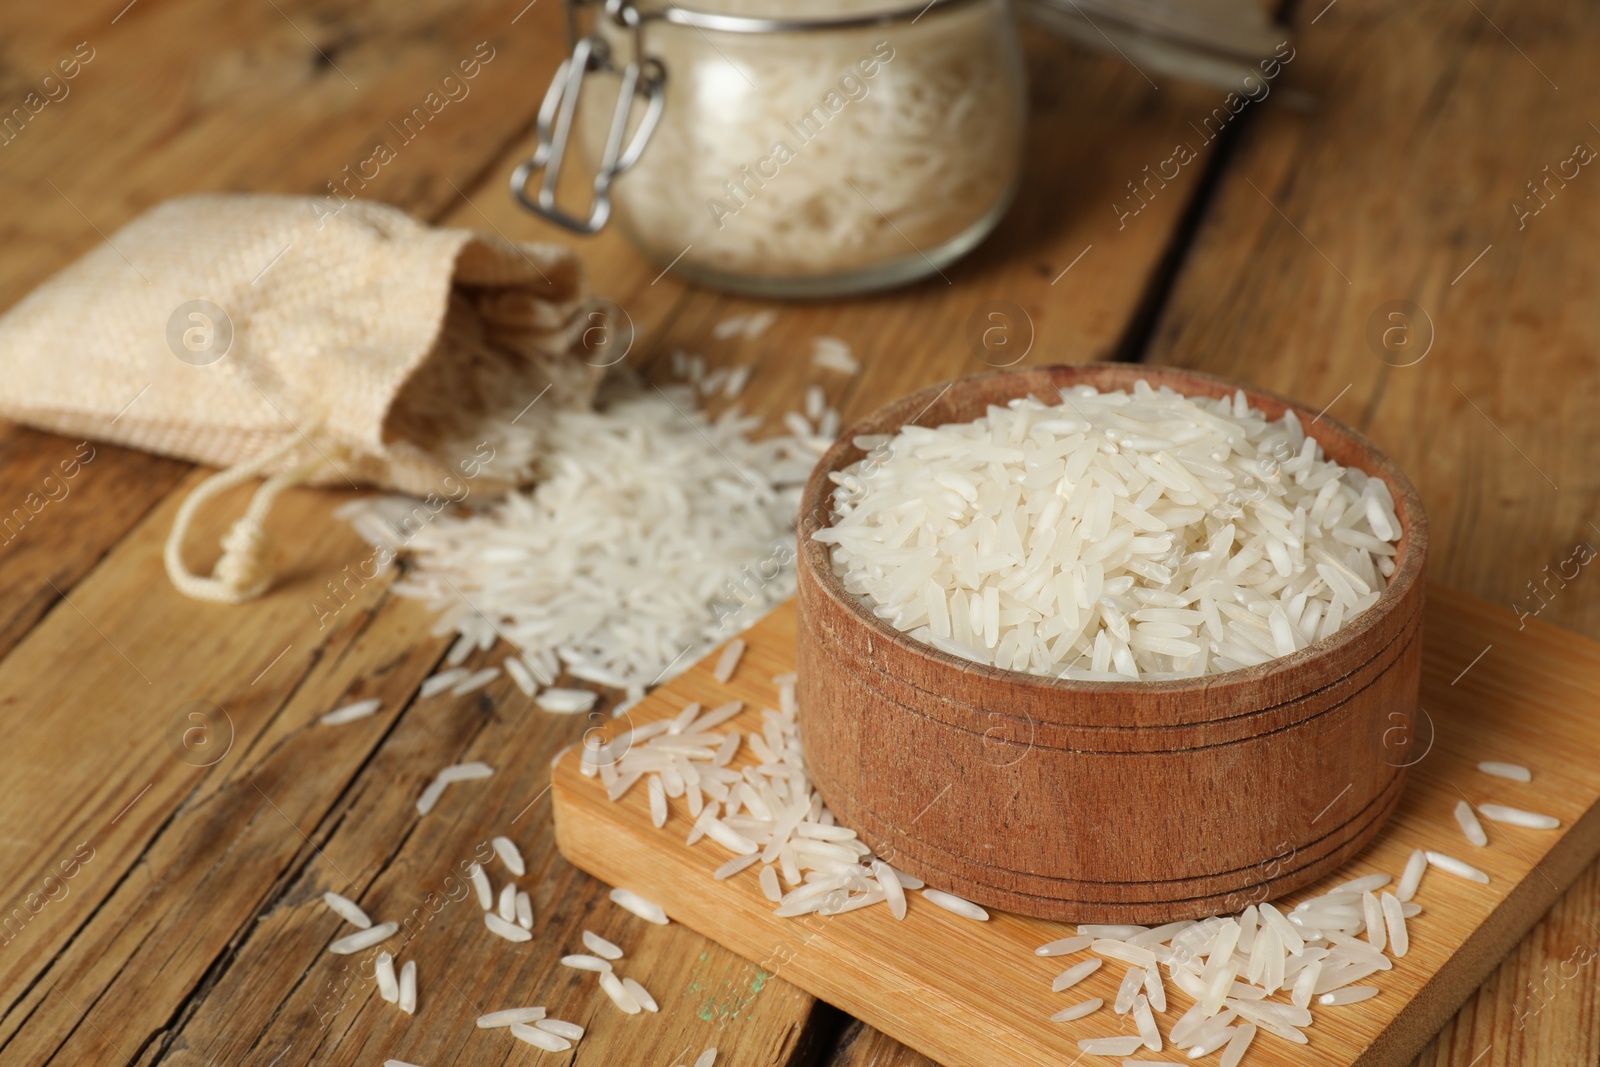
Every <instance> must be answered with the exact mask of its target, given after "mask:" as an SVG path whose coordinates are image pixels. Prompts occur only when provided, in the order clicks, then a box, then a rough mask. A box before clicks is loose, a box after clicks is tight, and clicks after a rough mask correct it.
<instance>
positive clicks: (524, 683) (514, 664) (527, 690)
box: [503, 656, 539, 697]
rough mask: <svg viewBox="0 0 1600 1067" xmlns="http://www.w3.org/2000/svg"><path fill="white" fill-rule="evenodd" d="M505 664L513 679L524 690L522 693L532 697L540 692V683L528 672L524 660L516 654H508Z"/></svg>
mask: <svg viewBox="0 0 1600 1067" xmlns="http://www.w3.org/2000/svg"><path fill="white" fill-rule="evenodd" d="M503 666H504V667H505V669H506V673H507V674H509V675H510V676H511V681H512V682H513V683H514V684H515V685H516V687H517V688H518V689H520V690H522V695H523V696H525V697H531V696H534V695H536V694H537V693H538V692H539V683H538V682H535V681H534V680H533V675H532V674H530V673H528V668H527V667H525V666H523V664H522V660H520V659H518V658H517V657H516V656H507V657H506V658H505V660H504V663H503Z"/></svg>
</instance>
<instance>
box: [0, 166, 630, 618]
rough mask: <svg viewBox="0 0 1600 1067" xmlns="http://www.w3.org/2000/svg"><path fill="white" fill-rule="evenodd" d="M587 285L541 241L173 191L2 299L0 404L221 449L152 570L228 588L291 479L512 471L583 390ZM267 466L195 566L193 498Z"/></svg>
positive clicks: (360, 209) (267, 572) (378, 211)
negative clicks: (241, 511)
mask: <svg viewBox="0 0 1600 1067" xmlns="http://www.w3.org/2000/svg"><path fill="white" fill-rule="evenodd" d="M586 297H587V294H586V290H585V286H584V280H583V277H582V272H581V269H580V267H579V264H578V263H577V261H576V259H575V258H574V257H573V256H572V255H571V253H569V252H568V251H566V250H565V249H562V248H558V247H555V246H550V245H534V244H524V245H514V244H511V243H509V242H507V241H504V240H501V239H499V238H493V237H487V236H484V235H479V234H475V233H472V232H470V231H467V230H449V229H434V228H431V227H428V226H425V225H423V224H421V223H418V222H417V221H415V220H413V219H411V218H410V217H408V216H407V215H405V214H404V213H402V212H400V211H398V210H396V209H395V208H392V207H388V206H386V205H382V204H376V203H364V202H359V201H358V202H352V203H348V204H346V205H345V206H344V208H343V209H342V210H341V211H339V212H338V213H337V214H330V213H329V212H328V210H327V209H326V206H325V205H323V204H322V203H321V202H320V201H310V200H304V199H300V198H295V197H277V196H245V195H216V196H195V197H187V198H184V199H180V200H173V201H169V202H167V203H164V204H161V205H159V206H157V207H155V208H153V209H151V210H150V211H148V212H146V213H145V214H144V215H142V216H140V217H139V218H137V219H135V220H134V221H133V222H131V223H129V224H128V225H127V226H125V227H123V228H122V229H121V230H119V231H117V232H116V233H115V234H113V235H112V236H111V237H110V238H109V239H108V240H107V241H105V242H103V243H101V244H100V245H98V246H97V247H96V248H95V249H94V250H93V251H91V252H89V253H88V254H87V255H85V256H84V257H83V258H81V259H79V260H78V261H77V262H76V263H73V264H72V265H71V266H69V267H67V268H66V269H65V270H63V271H61V272H60V273H59V274H57V275H55V276H54V277H53V278H51V279H50V280H48V281H47V282H45V283H44V284H43V285H41V286H40V287H39V288H38V289H36V290H34V291H33V292H32V293H30V294H29V295H28V296H27V297H26V298H24V299H23V300H22V301H21V302H20V303H18V304H17V305H16V306H15V307H14V308H12V309H11V310H10V311H9V312H7V313H6V314H5V315H4V316H3V317H0V415H4V416H6V417H9V418H12V419H15V420H17V421H20V422H25V423H29V424H31V425H34V426H38V427H41V428H43V429H47V430H54V431H56V432H59V433H64V434H70V435H73V436H83V437H91V438H98V439H100V440H105V441H112V442H116V443H119V444H125V445H131V446H133V447H136V448H142V449H147V450H149V451H152V452H160V453H164V454H167V455H171V456H178V457H181V458H184V459H189V460H194V461H196V462H199V463H205V464H210V465H212V466H217V467H226V468H230V469H229V470H226V471H224V472H222V473H221V474H219V475H217V476H215V477H213V478H212V479H211V480H209V481H208V482H207V483H205V484H204V485H203V486H201V487H200V488H199V489H197V490H196V492H195V493H194V494H193V495H192V496H191V497H190V499H189V500H187V501H186V502H185V504H184V507H183V509H182V510H180V513H179V517H178V521H177V522H176V523H175V524H174V529H173V531H172V534H173V535H172V537H171V538H170V539H169V543H168V546H167V549H168V551H167V567H168V571H169V573H171V574H172V576H173V581H174V582H175V583H176V584H177V585H178V587H179V588H180V589H182V590H183V591H184V592H186V593H188V594H190V595H191V596H196V597H202V598H205V599H213V600H225V601H239V600H245V599H249V598H250V597H253V596H255V595H258V594H259V593H261V592H262V591H264V590H265V589H266V588H267V586H268V585H269V584H270V582H271V571H272V563H273V550H272V546H271V542H270V541H269V540H268V539H267V537H266V534H265V532H264V530H263V529H262V522H261V521H262V519H264V518H265V515H266V512H267V510H268V509H269V508H270V507H271V503H272V499H273V497H275V496H276V495H277V493H278V492H280V491H281V490H282V489H284V488H286V487H287V486H289V485H292V484H295V483H297V482H302V481H309V482H316V483H322V484H340V485H343V484H351V485H378V486H383V487H386V488H391V489H397V490H400V491H403V492H409V493H414V494H418V495H424V494H427V493H429V492H438V493H442V494H445V495H450V496H452V497H453V496H454V495H455V491H454V490H453V489H452V485H458V484H460V483H461V481H462V479H463V478H467V479H471V480H472V485H473V487H474V488H475V489H476V488H482V489H489V490H493V489H500V488H505V487H507V486H510V485H514V484H518V483H522V482H525V481H527V480H528V479H529V478H530V477H531V475H532V473H533V469H534V464H535V461H536V460H537V456H538V453H539V450H540V433H541V427H542V426H543V425H544V424H545V421H546V413H547V412H549V411H551V410H553V409H555V408H557V407H560V406H577V405H588V404H589V403H591V402H592V400H593V397H594V392H595V390H596V389H597V388H598V386H599V381H600V378H601V376H602V375H603V373H604V369H603V366H601V364H602V363H603V362H606V361H604V360H600V359H596V358H595V348H594V346H593V345H592V343H591V342H592V340H593V336H594V333H595V324H596V323H597V322H599V321H600V319H599V318H597V316H598V315H599V314H600V312H599V311H598V310H597V306H596V305H595V304H593V303H591V302H589V301H588V300H587V299H586ZM586 335H587V336H586ZM547 394H548V395H547ZM529 405H531V406H529ZM268 473H270V474H271V475H272V477H270V478H268V479H267V481H266V482H265V483H264V484H263V486H262V488H261V490H260V491H258V493H257V495H256V498H255V500H253V501H252V504H251V507H250V511H249V512H248V513H247V514H246V516H245V517H244V518H243V519H241V520H239V522H238V523H236V524H235V526H234V528H233V529H232V530H231V531H230V533H229V535H228V537H226V538H224V540H223V546H224V553H223V558H222V560H221V561H220V562H219V563H218V565H217V568H216V573H215V575H214V576H213V577H211V578H201V577H197V576H195V575H193V574H190V573H189V572H188V569H187V568H186V567H185V566H184V564H183V560H182V553H181V547H182V542H183V535H184V532H185V531H186V529H187V527H188V525H189V523H190V521H191V520H192V519H193V517H194V513H195V510H196V509H197V508H198V507H199V506H200V504H201V503H203V502H204V501H205V500H206V499H209V498H210V497H212V496H214V495H216V493H218V492H220V491H221V490H223V489H225V488H227V487H228V486H230V485H234V484H238V483H239V482H243V481H246V480H248V479H250V478H252V477H256V476H259V475H262V474H268Z"/></svg>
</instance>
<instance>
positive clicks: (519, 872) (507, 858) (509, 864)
mask: <svg viewBox="0 0 1600 1067" xmlns="http://www.w3.org/2000/svg"><path fill="white" fill-rule="evenodd" d="M489 844H490V845H492V846H494V852H495V855H497V856H499V857H500V862H501V863H503V864H505V865H506V870H508V871H510V872H511V873H512V874H514V875H516V876H517V877H518V878H521V877H522V876H523V875H525V874H527V873H528V867H527V864H525V863H523V861H522V852H521V850H520V849H518V848H517V843H516V842H515V841H513V840H511V838H509V837H506V836H505V835H503V834H502V835H499V836H496V837H494V838H491V839H490V841H489Z"/></svg>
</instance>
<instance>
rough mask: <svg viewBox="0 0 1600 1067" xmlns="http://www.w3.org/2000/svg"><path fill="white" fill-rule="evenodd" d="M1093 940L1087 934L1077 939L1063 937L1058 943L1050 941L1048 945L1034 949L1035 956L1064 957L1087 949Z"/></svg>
mask: <svg viewBox="0 0 1600 1067" xmlns="http://www.w3.org/2000/svg"><path fill="white" fill-rule="evenodd" d="M1093 940H1094V938H1092V937H1089V936H1088V935H1087V934H1081V935H1079V936H1077V937H1063V938H1062V939H1061V940H1060V941H1052V942H1050V943H1049V944H1048V945H1040V946H1039V947H1038V948H1036V949H1034V950H1033V952H1034V955H1036V956H1065V955H1067V954H1068V953H1071V952H1081V951H1083V950H1084V949H1086V948H1088V947H1089V944H1090V942H1092V941H1093Z"/></svg>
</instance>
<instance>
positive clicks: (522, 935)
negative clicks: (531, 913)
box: [483, 911, 533, 941]
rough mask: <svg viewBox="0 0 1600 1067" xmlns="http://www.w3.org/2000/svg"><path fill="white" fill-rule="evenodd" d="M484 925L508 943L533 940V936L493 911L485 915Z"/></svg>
mask: <svg viewBox="0 0 1600 1067" xmlns="http://www.w3.org/2000/svg"><path fill="white" fill-rule="evenodd" d="M483 925H485V926H487V927H488V928H489V930H490V931H491V932H492V933H496V934H499V935H500V936H501V937H503V938H505V939H506V940H507V941H532V940H533V934H531V933H529V932H528V931H527V930H524V929H523V928H522V927H520V926H518V925H517V924H516V923H514V922H511V921H510V920H507V919H502V918H500V916H499V915H497V914H496V913H494V912H492V911H486V912H484V913H483Z"/></svg>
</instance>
